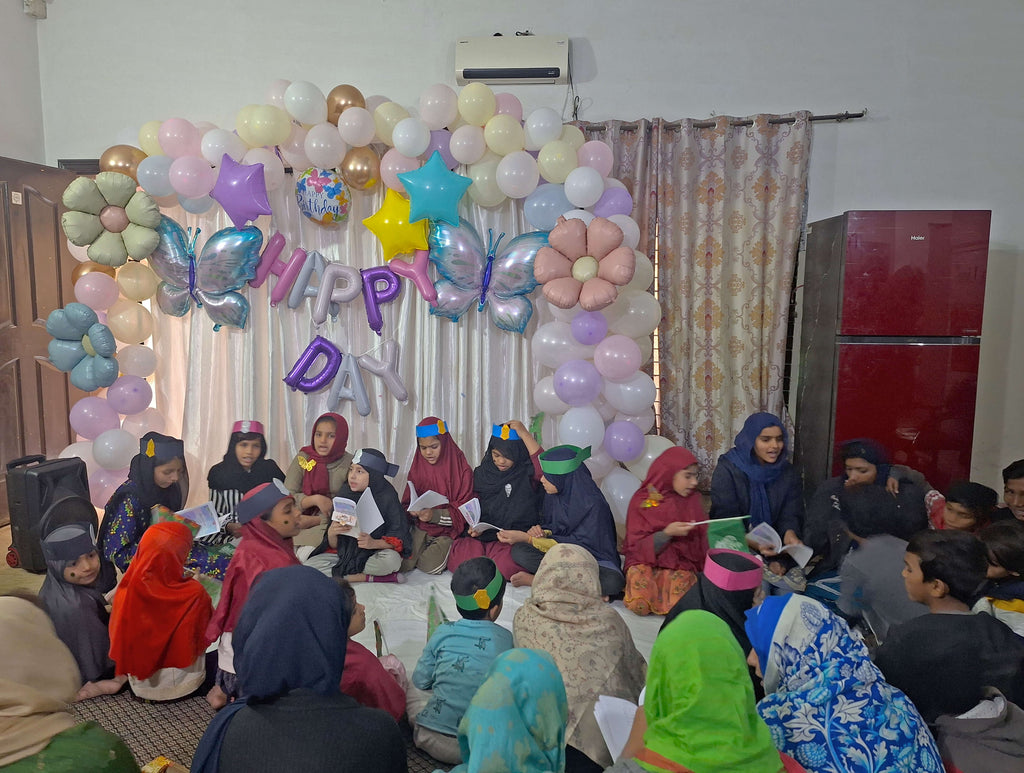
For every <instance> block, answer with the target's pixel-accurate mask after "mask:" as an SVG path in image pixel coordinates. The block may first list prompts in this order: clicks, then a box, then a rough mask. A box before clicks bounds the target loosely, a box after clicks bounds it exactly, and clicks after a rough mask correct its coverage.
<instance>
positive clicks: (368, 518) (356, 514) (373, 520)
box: [331, 489, 384, 538]
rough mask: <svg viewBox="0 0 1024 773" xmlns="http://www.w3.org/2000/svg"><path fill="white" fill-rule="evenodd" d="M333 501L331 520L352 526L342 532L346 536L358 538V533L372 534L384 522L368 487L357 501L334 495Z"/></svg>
mask: <svg viewBox="0 0 1024 773" xmlns="http://www.w3.org/2000/svg"><path fill="white" fill-rule="evenodd" d="M333 503H334V512H333V513H331V520H332V521H337V522H338V523H342V524H345V525H348V526H351V527H352V528H351V529H349V530H348V531H344V532H342V534H343V535H345V536H346V537H356V538H358V537H359V535H360V534H372V533H373V532H374V531H376V530H377V529H379V528H380V527H381V526H382V525H383V524H384V516H383V515H381V514H380V508H379V507H377V500H375V499H374V498H373V492H372V491H370V489H366V490H365V491H364V492H363V494H362V496H361V497H359V501H358V502H354V501H352V500H351V499H348V498H347V497H335V498H334V500H333Z"/></svg>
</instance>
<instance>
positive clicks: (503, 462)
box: [448, 421, 544, 580]
mask: <svg viewBox="0 0 1024 773" xmlns="http://www.w3.org/2000/svg"><path fill="white" fill-rule="evenodd" d="M540 452H541V447H540V444H539V443H538V442H537V440H536V439H535V438H534V437H533V435H531V434H530V431H529V430H528V429H526V426H525V425H524V424H523V423H522V422H521V421H508V422H505V423H504V424H495V425H494V427H493V428H492V430H491V439H490V442H489V443H488V444H487V451H486V452H484V458H483V459H482V460H481V461H480V465H479V466H478V467H477V468H476V469H475V470H474V471H473V490H474V491H475V492H476V495H477V497H478V498H479V500H480V520H481V522H482V523H488V524H492V525H493V526H497V527H498V529H505V530H509V529H511V530H518V531H526V530H528V529H529V528H530V527H531V526H534V525H536V524H537V522H538V515H539V513H540V508H541V498H542V497H543V496H544V492H543V491H542V490H541V488H540V479H541V475H542V471H541V468H540V461H539V458H538V457H539V456H540ZM511 553H512V546H511V545H509V544H507V543H505V542H500V541H499V540H498V531H497V530H495V529H486V530H484V529H480V530H474V529H470V531H469V532H468V533H467V534H466V535H464V536H462V537H459V538H458V539H456V540H455V544H454V545H452V552H451V555H450V556H449V557H448V568H449V569H451V570H452V571H454V570H455V569H457V568H458V566H459V564H461V563H462V562H463V561H466V560H468V559H470V558H476V557H479V556H487V557H488V558H490V559H491V560H492V561H494V563H496V564H497V565H498V569H500V570H501V573H502V575H504V577H505V579H506V580H507V579H511V577H512V575H513V574H515V573H516V572H519V571H521V568H520V567H519V566H518V565H516V562H515V561H513V560H512V555H511Z"/></svg>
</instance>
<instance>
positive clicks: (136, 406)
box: [107, 376, 153, 469]
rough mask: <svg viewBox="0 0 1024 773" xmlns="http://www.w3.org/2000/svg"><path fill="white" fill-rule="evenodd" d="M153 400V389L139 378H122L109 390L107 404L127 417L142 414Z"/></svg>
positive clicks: (144, 380)
mask: <svg viewBox="0 0 1024 773" xmlns="http://www.w3.org/2000/svg"><path fill="white" fill-rule="evenodd" d="M152 400H153V388H152V387H151V386H150V385H149V382H148V381H146V379H144V378H140V377H139V376H121V377H119V378H118V379H117V381H115V382H114V383H113V384H111V385H110V387H109V388H108V389H107V402H108V403H110V406H111V407H112V408H113V409H114V410H115V411H117V412H118V413H123V414H124V415H126V416H133V415H135V414H136V413H142V411H144V410H146V408H148V407H149V404H150V402H152ZM107 469H110V468H109V467H108V468H107Z"/></svg>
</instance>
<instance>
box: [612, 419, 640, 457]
mask: <svg viewBox="0 0 1024 773" xmlns="http://www.w3.org/2000/svg"><path fill="white" fill-rule="evenodd" d="M604 450H605V451H607V452H608V455H609V456H610V457H611V458H612V459H614V460H615V461H617V462H631V461H633V460H634V459H636V458H638V457H639V456H640V455H641V454H642V453H643V452H644V433H643V432H641V431H640V428H639V427H638V426H636V425H635V424H633V423H632V422H628V421H613V422H612V423H611V424H609V425H608V428H607V429H606V430H605V431H604Z"/></svg>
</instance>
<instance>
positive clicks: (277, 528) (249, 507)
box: [206, 480, 300, 708]
mask: <svg viewBox="0 0 1024 773" xmlns="http://www.w3.org/2000/svg"><path fill="white" fill-rule="evenodd" d="M237 510H238V522H239V523H240V524H241V525H242V539H241V541H240V542H239V543H238V549H237V550H236V551H235V555H234V556H232V558H231V564H230V565H229V566H228V573H227V576H226V577H225V578H224V587H223V588H221V592H220V601H219V602H218V603H217V611H216V612H214V615H213V619H212V620H211V621H210V625H209V626H208V627H207V629H206V641H207V643H209V642H212V641H214V640H216V639H217V637H220V643H219V644H218V647H217V666H218V668H217V684H216V685H215V686H214V688H213V689H212V690H210V693H209V695H207V701H208V702H209V703H210V705H211V706H213V707H214V708H220V707H221V706H223V705H224V704H225V703H226V702H227V700H228V698H230V697H234V696H235V695H237V682H236V678H235V668H234V650H233V649H232V646H231V634H232V631H234V630H235V625H236V624H237V623H238V616H239V615H240V614H242V606H243V605H244V604H245V600H246V599H247V598H248V597H249V591H251V590H252V586H253V583H254V582H256V579H257V578H258V577H259V576H260V575H261V574H263V573H264V572H265V571H267V570H268V569H276V568H278V567H282V566H291V565H293V564H298V563H299V559H298V558H296V557H295V545H294V543H293V542H292V538H293V537H295V535H296V534H298V533H299V530H300V529H299V524H298V520H297V519H298V510H297V508H296V506H295V499H294V498H293V497H292V495H291V493H290V492H289V491H288V489H286V488H285V487H284V484H283V483H281V481H279V480H274V481H271V482H270V483H263V484H261V485H259V486H257V487H256V488H254V489H252V490H251V491H249V492H248V493H247V494H246V495H245V496H244V497H242V501H241V502H239V503H238V508H237Z"/></svg>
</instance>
